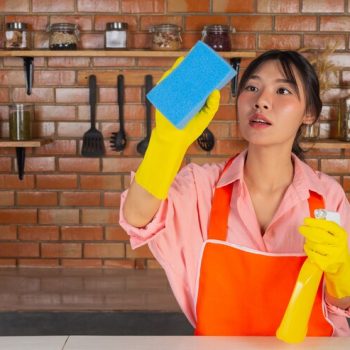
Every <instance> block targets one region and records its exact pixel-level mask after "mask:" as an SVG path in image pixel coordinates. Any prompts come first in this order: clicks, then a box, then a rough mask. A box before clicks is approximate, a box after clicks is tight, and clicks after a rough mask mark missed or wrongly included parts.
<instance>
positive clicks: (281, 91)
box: [277, 88, 291, 95]
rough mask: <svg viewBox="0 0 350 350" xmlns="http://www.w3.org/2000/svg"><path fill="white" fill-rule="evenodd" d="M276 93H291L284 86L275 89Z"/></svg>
mask: <svg viewBox="0 0 350 350" xmlns="http://www.w3.org/2000/svg"><path fill="white" fill-rule="evenodd" d="M277 93H278V94H280V95H289V94H291V91H290V90H288V89H286V88H279V89H278V90H277Z"/></svg>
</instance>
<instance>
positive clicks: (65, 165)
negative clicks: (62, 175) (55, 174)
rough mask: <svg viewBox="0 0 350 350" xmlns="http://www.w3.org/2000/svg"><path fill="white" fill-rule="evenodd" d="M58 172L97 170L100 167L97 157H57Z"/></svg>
mask: <svg viewBox="0 0 350 350" xmlns="http://www.w3.org/2000/svg"><path fill="white" fill-rule="evenodd" d="M58 164H59V166H58V167H59V170H60V172H74V173H75V172H77V173H83V172H84V173H86V172H98V171H99V169H100V160H99V159H84V158H59V160H58Z"/></svg>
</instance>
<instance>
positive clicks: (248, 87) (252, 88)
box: [244, 85, 258, 91]
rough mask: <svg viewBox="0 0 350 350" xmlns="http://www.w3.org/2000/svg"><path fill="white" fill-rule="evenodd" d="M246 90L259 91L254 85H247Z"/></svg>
mask: <svg viewBox="0 0 350 350" xmlns="http://www.w3.org/2000/svg"><path fill="white" fill-rule="evenodd" d="M244 89H245V90H247V91H257V90H258V88H257V87H255V86H253V85H247V86H246V87H245V88H244Z"/></svg>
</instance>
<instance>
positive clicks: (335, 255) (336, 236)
mask: <svg viewBox="0 0 350 350" xmlns="http://www.w3.org/2000/svg"><path fill="white" fill-rule="evenodd" d="M299 232H300V233H301V234H302V235H303V236H304V237H305V245H304V250H305V252H306V254H307V256H308V257H309V259H310V260H311V261H312V262H313V263H314V264H316V265H317V266H318V267H319V268H320V269H321V270H322V271H324V272H325V278H326V286H327V291H328V293H329V294H330V295H332V296H334V297H336V298H343V297H347V296H350V254H349V248H348V234H347V232H346V231H345V230H344V229H343V228H342V227H341V226H339V225H338V224H336V223H335V222H332V221H327V220H323V219H313V218H306V219H305V220H304V224H303V225H302V226H300V227H299Z"/></svg>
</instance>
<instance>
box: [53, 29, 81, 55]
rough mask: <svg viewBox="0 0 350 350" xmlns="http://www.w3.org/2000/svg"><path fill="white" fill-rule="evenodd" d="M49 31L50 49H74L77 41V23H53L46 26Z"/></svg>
mask: <svg viewBox="0 0 350 350" xmlns="http://www.w3.org/2000/svg"><path fill="white" fill-rule="evenodd" d="M48 31H49V32H50V39H49V47H50V49H51V50H76V49H77V47H78V41H79V29H78V25H77V24H72V23H55V24H51V25H50V26H49V27H48Z"/></svg>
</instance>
